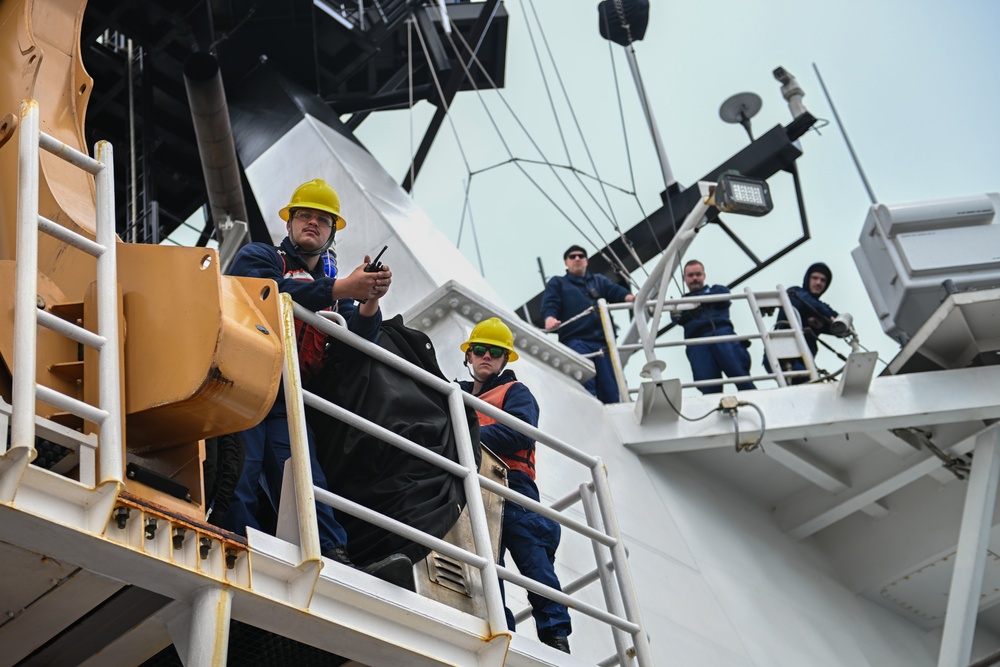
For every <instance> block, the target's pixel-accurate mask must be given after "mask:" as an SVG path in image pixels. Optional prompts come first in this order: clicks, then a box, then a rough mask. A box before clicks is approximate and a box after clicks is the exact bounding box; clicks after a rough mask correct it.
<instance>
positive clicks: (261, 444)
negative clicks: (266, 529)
mask: <svg viewBox="0 0 1000 667" xmlns="http://www.w3.org/2000/svg"><path fill="white" fill-rule="evenodd" d="M306 434H307V436H308V438H309V462H310V464H311V466H312V477H313V484H314V485H315V486H318V487H320V488H322V489H325V488H327V486H326V476H325V475H324V474H323V469H322V468H320V466H319V462H318V461H317V460H316V442H315V439H314V438H313V432H312V429H311V428H309V426H308V425H307V426H306ZM242 436H243V444H244V459H243V474H242V475H240V480H239V482H238V483H237V484H236V492H235V493H234V494H233V501H232V503H231V504H230V506H229V512H228V514H226V517H225V521H224V523H225V525H224V526H222V527H223V528H225V529H227V530H231V531H232V532H234V533H239V534H240V535H246V532H247V526H250V527H251V528H256V529H259V528H260V524H259V523H258V522H257V516H256V514H257V487H258V485H262V486H263V487H264V491H265V492H266V493H267V496H268V498H269V499H270V500H271V505H273V506H274V509H275V511H277V510H278V503H279V501H280V500H281V480H282V475H283V474H284V470H285V461H287V460H288V459H289V458H291V456H292V450H291V445H290V444H289V440H290V439H289V437H288V418H287V417H286V416H285V415H283V414H281V415H271V414H269V415H268V416H267V417H265V418H264V421H262V422H261V423H259V424H257V425H256V426H254V427H253V428H250V429H247V430H246V431H243V433H242ZM316 518H317V521H318V522H319V544H320V549H321V550H322V552H323V553H327V552H328V551H330V550H331V549H333V548H334V547H340V546H345V545H346V544H347V532H346V531H345V530H344V527H343V526H341V525H340V524H339V523H338V522H337V520H336V519H335V518H334V516H333V508H331V507H330V506H329V505H324V504H323V503H316Z"/></svg>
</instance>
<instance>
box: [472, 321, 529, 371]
mask: <svg viewBox="0 0 1000 667" xmlns="http://www.w3.org/2000/svg"><path fill="white" fill-rule="evenodd" d="M477 343H478V344H479V345H496V346H497V347H502V348H503V349H505V350H507V351H508V352H509V353H510V354H508V355H507V361H517V352H515V351H514V334H513V333H511V330H510V327H508V326H507V325H506V324H504V323H503V322H502V321H500V318H499V317H491V318H490V319H488V320H483V321H482V322H480V323H479V324H477V325H476V326H474V327H473V328H472V333H471V334H469V340H467V341H465V342H464V343H462V344H461V345H460V347H461V349H462V352H467V351H468V350H469V346H470V345H475V344H477Z"/></svg>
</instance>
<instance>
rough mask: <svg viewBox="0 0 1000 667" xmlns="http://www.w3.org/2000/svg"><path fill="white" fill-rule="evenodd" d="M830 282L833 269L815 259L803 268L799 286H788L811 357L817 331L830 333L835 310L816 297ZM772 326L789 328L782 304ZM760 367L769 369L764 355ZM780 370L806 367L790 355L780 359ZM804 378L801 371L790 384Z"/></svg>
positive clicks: (794, 369) (817, 347)
mask: <svg viewBox="0 0 1000 667" xmlns="http://www.w3.org/2000/svg"><path fill="white" fill-rule="evenodd" d="M832 282H833V272H832V271H831V270H830V267H829V266H827V265H826V264H824V263H823V262H816V263H814V264H811V265H810V266H809V268H808V269H806V273H805V275H804V276H803V277H802V287H789V288H788V298H789V301H791V302H792V308H794V309H795V311H796V313H797V316H798V319H799V321H800V322H801V323H802V333H803V334H805V339H806V345H807V346H808V347H809V352H810V353H811V354H812V356H813V357H814V358H815V357H816V352H817V350H818V349H819V344H818V343H817V337H818V336H819V335H820V334H830V333H832V332H831V331H830V325H831V324H833V320H834V319H835V318H836V317H837V314H838V313H837V311H835V310H834V309H833V308H831V307H830V306H829V305H827V304H826V303H825V302H823V301H820V297H821V296H823V293H824V292H826V290H827V289H829V287H830V283H832ZM775 328H776V329H789V328H791V325H790V324H789V323H788V314H787V313H786V312H785V309H784V308H782V309H781V310H779V311H778V320H777V322H776V323H775ZM764 368H765V369H767V372H768V373H770V372H771V365H770V364H769V363H768V361H767V358H766V357H765V358H764ZM782 370H784V371H804V370H806V365H805V362H804V361H803V360H802V359H794V360H790V361H786V362H783V365H782ZM807 381H808V378H807V377H806V376H804V375H803V376H799V377H796V378H793V379H792V383H793V384H800V383H802V382H807Z"/></svg>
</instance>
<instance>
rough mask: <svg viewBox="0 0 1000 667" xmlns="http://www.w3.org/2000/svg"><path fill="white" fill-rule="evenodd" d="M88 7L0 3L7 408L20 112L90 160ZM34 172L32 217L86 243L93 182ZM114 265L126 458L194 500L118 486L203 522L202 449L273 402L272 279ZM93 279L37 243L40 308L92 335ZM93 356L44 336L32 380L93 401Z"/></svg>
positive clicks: (207, 264)
mask: <svg viewBox="0 0 1000 667" xmlns="http://www.w3.org/2000/svg"><path fill="white" fill-rule="evenodd" d="M85 6H86V1H85V0H44V1H41V2H36V1H35V0H0V174H2V175H3V178H0V356H2V359H3V362H4V365H3V368H0V395H3V396H4V397H5V398H6V400H8V401H10V389H11V378H10V369H11V364H12V359H13V355H14V353H15V352H14V349H13V345H14V343H13V302H14V262H15V261H16V258H15V256H14V254H15V244H16V238H17V198H18V180H17V179H16V178H15V177H14V176H15V174H17V173H18V141H17V140H16V135H17V118H18V108H19V106H20V104H21V101H22V100H25V99H35V100H37V102H38V107H39V110H40V115H41V130H42V131H43V132H45V133H46V134H49V135H51V136H52V137H55V138H56V139H58V140H59V141H61V142H63V143H64V144H66V145H67V146H68V147H70V148H75V149H76V150H79V151H81V152H83V153H88V150H87V147H86V145H85V143H84V118H85V114H86V109H87V102H88V100H89V97H90V90H91V86H92V85H93V80H92V79H91V77H90V76H89V75H88V74H87V72H86V70H85V69H84V67H83V63H82V60H81V53H80V29H81V23H82V19H83V12H84V8H85ZM12 139H14V140H12ZM39 167H40V168H39V214H40V215H41V216H43V217H46V218H49V219H51V220H54V221H56V222H59V223H60V224H62V225H63V226H65V227H67V228H69V229H70V230H72V231H75V232H77V233H79V234H81V235H83V236H85V237H87V238H90V239H94V238H95V207H96V203H95V186H94V179H93V177H92V176H90V175H89V174H87V173H85V172H84V171H82V170H80V169H77V168H75V167H73V166H72V165H70V164H68V163H67V162H65V161H63V160H60V159H58V158H57V157H56V156H53V155H50V154H49V153H47V152H45V151H42V152H41V156H40V165H39ZM117 256H118V281H119V289H120V294H121V298H120V305H119V313H120V315H119V316H120V319H121V325H122V326H121V328H120V331H121V332H122V333H121V340H120V341H119V350H120V351H119V354H120V355H121V358H122V362H123V363H122V366H121V368H122V377H121V383H120V386H121V387H122V395H123V400H124V407H125V409H124V413H125V418H124V420H125V424H124V433H125V442H126V445H125V447H126V460H127V461H130V462H131V461H135V462H137V463H140V464H141V465H143V466H145V467H146V468H149V469H151V470H154V471H156V472H159V473H161V474H165V475H167V476H169V477H172V478H174V479H176V480H177V481H180V482H182V483H184V484H185V485H187V486H188V487H189V488H190V489H191V495H192V500H191V501H181V500H177V499H174V498H171V497H169V496H167V495H166V494H162V493H159V492H157V491H154V490H153V489H150V488H148V487H144V486H142V485H140V484H137V483H135V482H127V483H126V484H127V487H126V488H127V490H128V491H129V492H130V493H131V494H133V495H137V496H141V497H144V498H147V499H148V500H150V501H152V502H155V503H158V504H162V505H164V506H166V507H169V508H170V510H171V511H174V512H179V513H182V514H186V515H189V516H191V517H193V518H198V519H201V518H203V517H204V502H203V498H202V493H201V486H202V484H201V460H202V458H203V451H204V450H203V445H202V442H201V441H202V440H203V439H204V438H207V437H211V436H214V435H221V434H224V433H229V432H234V431H239V430H242V429H245V428H247V427H249V426H252V425H254V424H255V423H257V422H258V421H260V419H261V418H262V417H263V416H264V415H265V414H266V412H267V410H268V409H269V408H270V406H271V404H272V403H273V401H274V398H275V395H276V393H277V389H278V385H279V382H280V378H281V361H282V346H281V337H280V335H279V334H280V323H279V314H278V300H277V295H278V292H277V288H276V285H275V284H274V282H273V281H265V280H256V279H249V278H235V277H230V276H223V275H221V274H220V270H219V262H218V256H217V254H216V252H215V251H214V250H210V249H205V248H177V247H163V246H141V245H133V244H125V243H121V244H119V247H118V252H117ZM95 279H96V264H95V261H94V259H93V258H92V257H91V256H89V255H88V254H86V253H85V252H82V251H80V250H77V249H76V248H74V247H72V246H71V245H69V244H67V243H65V242H63V241H60V240H58V239H55V238H53V237H50V236H48V235H45V234H41V235H40V236H39V283H38V284H39V288H38V291H39V294H38V304H39V307H40V308H44V309H45V310H47V311H49V312H51V313H52V314H55V315H58V316H60V317H63V318H65V319H68V320H70V321H73V322H77V323H82V324H83V325H84V326H86V327H87V328H90V329H91V330H94V329H93V327H92V321H93V320H95V319H96V314H95V312H94V306H93V303H92V302H93V299H92V297H90V296H89V294H90V292H91V290H92V286H93V284H94V281H95ZM93 357H94V355H91V354H89V353H85V354H84V355H82V357H81V356H80V355H79V353H78V347H77V345H76V344H75V343H73V342H72V341H70V340H69V339H66V338H64V337H63V336H60V335H59V334H56V333H53V332H52V331H49V330H47V329H40V330H39V334H38V363H37V376H36V377H37V382H39V383H40V384H42V385H45V386H48V387H51V388H53V389H55V390H57V391H61V392H63V393H66V394H68V395H70V396H74V397H76V398H78V399H80V400H84V401H89V402H92V403H93V402H94V400H95V394H94V392H95V387H96V376H97V370H96V358H93ZM37 413H38V414H40V415H42V416H45V417H47V418H50V419H54V420H56V421H60V420H62V421H64V423H65V425H67V426H70V427H72V428H78V429H80V430H82V431H84V432H91V431H94V430H96V427H95V426H94V425H92V424H85V423H83V422H82V421H81V420H79V419H78V418H74V417H72V416H69V415H60V414H58V412H57V411H55V409H54V408H52V407H51V406H47V405H44V404H42V403H39V404H38V405H37Z"/></svg>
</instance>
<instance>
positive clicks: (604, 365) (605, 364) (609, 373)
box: [560, 340, 621, 403]
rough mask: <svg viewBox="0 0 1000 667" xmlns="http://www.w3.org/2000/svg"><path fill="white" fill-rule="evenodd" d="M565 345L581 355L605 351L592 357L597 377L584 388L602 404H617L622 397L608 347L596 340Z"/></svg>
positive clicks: (591, 379)
mask: <svg viewBox="0 0 1000 667" xmlns="http://www.w3.org/2000/svg"><path fill="white" fill-rule="evenodd" d="M560 342H562V344H563V345H565V346H566V347H568V348H570V349H571V350H575V351H576V352H579V353H580V354H589V353H591V352H597V351H598V350H604V354H602V355H601V356H598V357H590V360H591V361H593V362H594V370H596V371H597V375H595V376H594V377H592V378H590V379H589V380H587V381H586V382H584V383H583V388H584V389H586V390H587V391H589V392H590V393H591V394H593V395H594V396H596V397H597V400H599V401H600V402H601V403H617V402H618V401H619V400H620V399H621V396H620V394H619V393H618V381H617V380H616V379H615V367H614V365H613V364H612V363H611V356H610V355H609V354H608V350H607V345H605V344H604V343H603V342H601V341H596V340H564V341H560Z"/></svg>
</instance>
